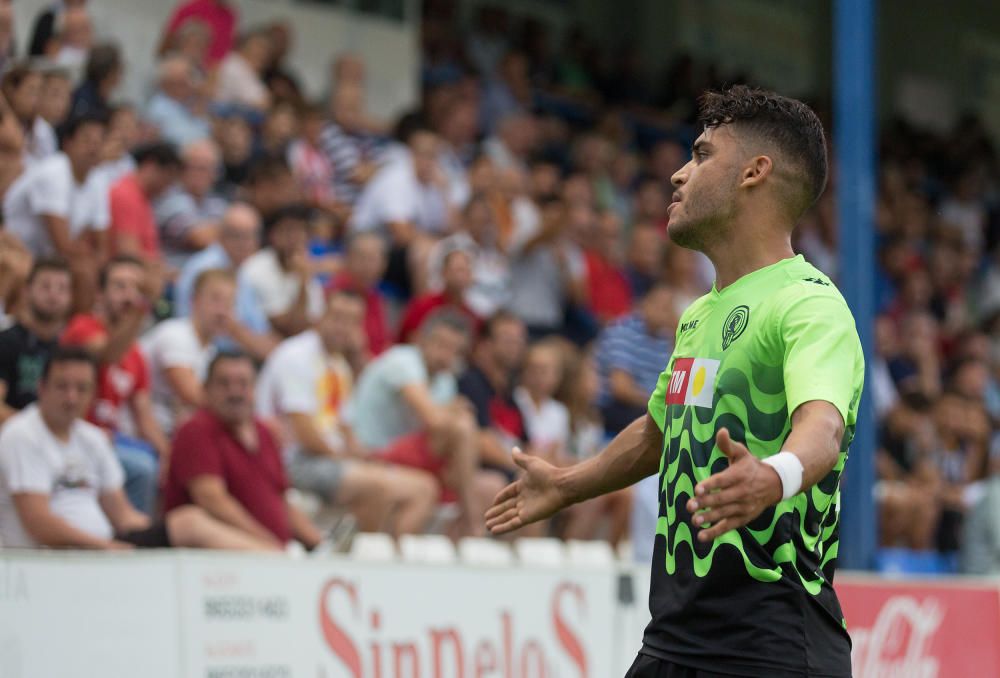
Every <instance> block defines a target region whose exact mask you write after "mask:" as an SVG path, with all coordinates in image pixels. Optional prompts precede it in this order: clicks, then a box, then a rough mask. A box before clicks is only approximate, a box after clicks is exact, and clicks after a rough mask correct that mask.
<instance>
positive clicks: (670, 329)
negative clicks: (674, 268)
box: [597, 284, 677, 435]
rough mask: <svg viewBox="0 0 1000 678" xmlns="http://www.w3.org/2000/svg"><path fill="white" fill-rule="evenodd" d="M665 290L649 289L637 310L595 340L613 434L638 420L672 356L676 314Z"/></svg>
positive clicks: (671, 297)
mask: <svg viewBox="0 0 1000 678" xmlns="http://www.w3.org/2000/svg"><path fill="white" fill-rule="evenodd" d="M674 299H675V297H674V295H673V293H672V291H671V290H670V288H669V287H667V286H665V285H662V284H661V285H657V286H655V287H653V289H651V290H650V291H649V293H648V294H646V296H645V297H643V298H642V300H641V301H640V302H639V306H638V308H637V310H636V311H634V312H632V313H631V314H629V315H627V316H625V317H624V318H622V319H621V320H619V321H618V322H616V323H614V324H612V325H609V326H608V327H606V328H605V329H604V330H603V331H602V332H601V334H600V336H599V338H598V340H597V364H598V368H599V370H600V374H601V397H600V400H599V402H600V405H601V410H602V413H603V415H604V425H605V427H606V429H607V432H608V433H609V434H611V435H614V434H617V433H618V432H619V431H621V430H622V429H623V428H625V427H626V426H628V425H629V424H631V423H632V422H633V421H635V419H636V418H637V417H640V416H642V414H643V413H644V412H645V411H646V408H647V405H648V404H649V394H650V393H652V392H653V389H654V388H656V380H657V379H658V378H659V376H660V372H662V371H663V365H664V364H665V363H664V361H666V360H669V358H670V354H671V352H672V351H673V347H674V342H673V336H674V330H675V329H676V326H677V311H676V310H675V308H674Z"/></svg>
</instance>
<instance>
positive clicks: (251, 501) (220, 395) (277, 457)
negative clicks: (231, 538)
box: [164, 353, 321, 549]
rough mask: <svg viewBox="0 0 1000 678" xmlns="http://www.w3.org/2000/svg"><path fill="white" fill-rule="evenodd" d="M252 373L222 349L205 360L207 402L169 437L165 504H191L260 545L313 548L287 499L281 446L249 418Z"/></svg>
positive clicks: (316, 538)
mask: <svg viewBox="0 0 1000 678" xmlns="http://www.w3.org/2000/svg"><path fill="white" fill-rule="evenodd" d="M255 377H256V371H255V368H254V364H253V361H252V360H251V359H250V358H249V357H248V356H245V355H241V354H233V353H220V354H219V355H218V356H216V357H215V359H214V360H213V361H212V363H211V364H210V365H209V368H208V376H207V378H206V380H205V400H206V403H207V405H206V407H205V408H203V409H201V410H199V411H198V412H196V413H195V414H194V415H193V416H192V417H191V418H190V419H189V420H188V421H187V423H185V424H184V425H183V426H181V428H180V429H178V431H177V434H176V435H175V436H174V444H173V454H172V455H171V459H170V470H169V473H168V476H167V484H166V489H165V492H164V508H165V510H167V511H169V510H171V509H173V508H176V507H177V506H182V505H184V504H194V505H196V506H199V507H201V508H202V509H204V510H205V512H207V513H208V514H209V515H210V516H212V517H213V518H215V519H216V520H218V521H220V522H223V523H225V524H226V525H229V526H230V527H235V528H237V529H238V530H241V531H242V532H245V533H247V534H249V535H251V536H253V537H255V538H257V539H259V540H261V541H263V542H267V543H269V544H272V545H274V546H284V545H285V544H287V543H288V542H289V541H291V540H292V539H295V540H298V541H299V542H301V543H302V545H303V546H305V547H306V548H307V549H312V548H314V547H315V546H316V545H317V544H319V542H320V540H321V536H320V533H319V531H318V530H317V529H316V527H315V526H314V525H313V524H312V522H311V521H310V520H309V518H308V517H307V516H306V515H305V514H303V513H302V512H301V511H299V510H298V509H296V508H295V507H294V506H292V505H291V504H289V503H288V502H287V501H286V499H285V490H287V489H288V480H287V479H286V477H285V469H284V466H283V464H282V460H281V452H280V451H279V448H278V443H277V442H276V441H275V439H274V437H273V436H272V434H271V432H270V431H269V430H268V429H267V427H265V426H264V424H263V423H261V422H260V421H258V420H257V419H255V418H254V414H253V413H254V403H253V394H254V382H255V381H256V379H255Z"/></svg>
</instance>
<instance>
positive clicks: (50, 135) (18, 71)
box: [0, 64, 59, 168]
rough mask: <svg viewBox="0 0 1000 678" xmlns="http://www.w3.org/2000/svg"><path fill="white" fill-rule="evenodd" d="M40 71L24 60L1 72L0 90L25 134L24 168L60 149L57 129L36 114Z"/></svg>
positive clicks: (39, 100) (40, 94) (39, 89)
mask: <svg viewBox="0 0 1000 678" xmlns="http://www.w3.org/2000/svg"><path fill="white" fill-rule="evenodd" d="M43 84H44V79H43V77H42V74H41V73H40V72H39V71H37V70H35V69H33V68H31V67H30V66H28V65H26V64H22V65H17V66H14V67H13V68H11V69H10V70H9V71H7V72H6V73H4V75H3V82H2V85H0V91H2V93H3V98H4V99H5V100H6V101H7V104H8V105H9V106H10V110H11V111H12V112H13V114H14V117H15V118H17V121H18V122H19V123H20V124H21V129H22V131H23V134H24V143H23V155H22V161H23V163H24V166H25V168H27V167H30V166H31V165H32V164H34V163H35V162H37V161H39V160H44V159H45V158H47V157H48V156H50V155H52V154H53V153H56V152H58V151H59V140H58V138H57V137H56V132H55V130H54V129H53V128H52V125H50V124H49V123H48V122H46V120H45V118H43V117H42V116H40V115H39V114H38V111H39V107H40V104H41V96H42V86H43Z"/></svg>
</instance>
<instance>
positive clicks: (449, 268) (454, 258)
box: [399, 249, 480, 344]
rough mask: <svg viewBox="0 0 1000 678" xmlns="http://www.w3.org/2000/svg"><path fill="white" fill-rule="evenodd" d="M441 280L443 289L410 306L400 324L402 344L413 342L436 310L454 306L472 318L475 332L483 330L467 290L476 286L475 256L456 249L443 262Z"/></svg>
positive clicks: (424, 296)
mask: <svg viewBox="0 0 1000 678" xmlns="http://www.w3.org/2000/svg"><path fill="white" fill-rule="evenodd" d="M441 282H442V287H443V289H442V290H441V291H440V292H432V293H430V294H425V295H423V296H421V297H417V298H416V299H414V300H413V301H411V302H410V304H409V306H407V307H406V312H405V313H404V314H403V320H402V322H401V323H400V326H399V341H400V343H404V344H406V343H410V342H411V341H412V340H413V339H414V337H415V336H416V333H417V331H418V330H419V329H420V326H421V325H422V324H423V322H424V320H426V319H427V317H428V316H430V315H431V314H432V313H433V312H434V311H436V310H438V309H440V308H444V307H450V308H452V309H454V310H456V311H458V312H460V313H461V314H462V315H464V316H465V317H467V318H468V319H469V322H470V323H471V325H472V328H473V335H474V336H475V335H477V334H478V331H479V324H480V320H479V317H478V316H477V315H476V314H475V313H474V312H473V310H472V309H471V308H469V305H468V304H466V303H465V293H466V292H468V290H469V288H470V287H472V256H471V255H470V254H469V253H468V252H467V251H466V250H464V249H455V250H453V251H451V252H449V253H448V254H446V255H445V256H444V257H443V258H442V261H441Z"/></svg>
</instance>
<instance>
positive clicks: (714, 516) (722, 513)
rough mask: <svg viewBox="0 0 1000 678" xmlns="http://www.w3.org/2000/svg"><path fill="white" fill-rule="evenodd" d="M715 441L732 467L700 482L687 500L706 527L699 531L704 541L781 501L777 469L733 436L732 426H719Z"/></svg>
mask: <svg viewBox="0 0 1000 678" xmlns="http://www.w3.org/2000/svg"><path fill="white" fill-rule="evenodd" d="M715 444H716V446H718V448H719V450H720V451H721V452H722V453H723V454H724V455H726V457H728V458H729V468H727V469H726V470H725V471H721V472H720V473H716V474H714V475H712V476H710V477H709V478H707V479H706V480H703V481H702V482H700V483H698V485H697V486H696V487H695V488H694V495H695V496H694V497H693V498H691V499H690V500H688V503H687V509H688V511H689V512H690V513H692V514H693V515H694V524H695V525H697V526H699V527H702V526H704V527H702V529H701V530H700V531H699V532H698V539H699V540H701V541H703V542H708V541H712V540H713V539H716V538H718V537H719V536H720V535H722V534H725V533H726V532H728V531H729V530H735V529H736V528H738V527H743V526H744V525H746V524H747V523H749V522H750V521H751V520H753V519H754V518H756V517H757V516H759V515H760V514H761V513H763V512H764V510H765V509H766V508H767V507H769V506H774V505H775V504H777V503H778V502H779V501H781V478H779V477H778V473H777V471H775V470H774V469H773V468H771V467H770V466H768V465H767V464H765V463H763V462H762V461H761V460H760V459H758V458H757V457H755V456H753V455H752V454H750V450H748V449H747V448H746V446H744V445H742V444H740V443H738V442H736V441H735V440H733V439H732V438H730V437H729V430H728V429H725V428H721V429H719V432H718V433H717V434H716V436H715Z"/></svg>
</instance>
